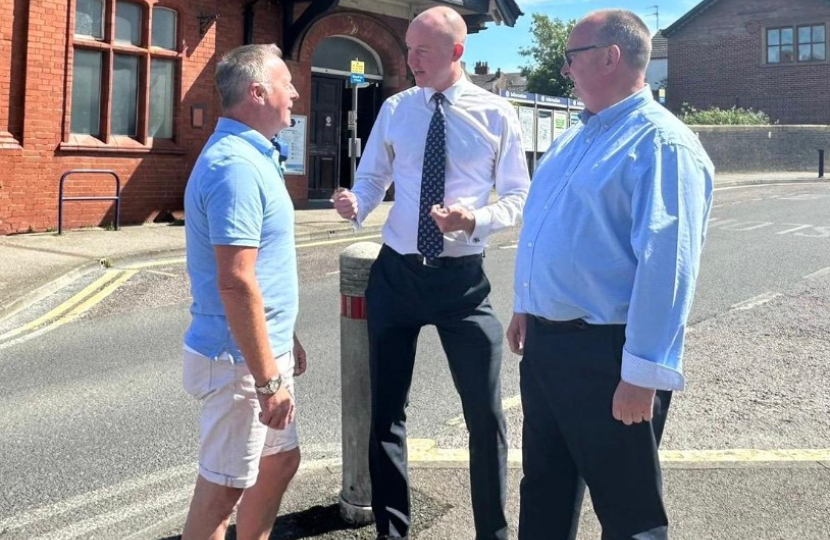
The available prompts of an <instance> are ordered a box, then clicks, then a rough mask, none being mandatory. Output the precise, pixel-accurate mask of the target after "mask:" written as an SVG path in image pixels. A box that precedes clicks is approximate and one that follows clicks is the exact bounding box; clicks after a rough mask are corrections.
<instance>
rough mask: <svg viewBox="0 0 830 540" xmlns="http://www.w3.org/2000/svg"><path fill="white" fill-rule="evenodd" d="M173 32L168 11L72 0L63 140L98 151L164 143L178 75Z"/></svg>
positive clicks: (106, 0)
mask: <svg viewBox="0 0 830 540" xmlns="http://www.w3.org/2000/svg"><path fill="white" fill-rule="evenodd" d="M112 14H114V15H115V16H114V17H113V16H112ZM148 18H149V20H148ZM148 23H149V24H148ZM177 29H178V17H177V13H176V12H175V11H173V10H172V9H167V8H161V7H154V8H148V7H147V6H146V5H145V4H143V3H136V2H129V1H123V0H76V3H75V38H74V42H73V45H74V47H73V48H74V51H73V52H74V60H73V71H72V99H71V102H72V107H71V111H70V115H71V117H70V131H71V133H72V134H73V135H82V136H83V135H87V136H92V137H95V138H97V139H100V140H103V141H104V142H105V143H109V142H111V139H112V138H113V137H122V138H124V137H126V138H130V139H134V140H136V141H137V142H138V143H141V144H146V142H147V140H148V139H152V138H159V139H172V138H173V137H174V129H173V126H174V114H175V110H176V107H175V103H176V87H177V85H176V81H177V77H178V74H179V73H180V71H181V70H180V60H179V58H178V53H177V46H176V43H177V41H178V38H177ZM109 89H111V90H109Z"/></svg>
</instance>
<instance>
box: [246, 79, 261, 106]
mask: <svg viewBox="0 0 830 540" xmlns="http://www.w3.org/2000/svg"><path fill="white" fill-rule="evenodd" d="M248 94H249V95H250V96H251V97H252V98H254V101H256V102H257V103H258V102H260V101H263V102H264V101H265V88H263V87H262V85H261V84H259V83H255V82H252V83H251V84H250V86H248Z"/></svg>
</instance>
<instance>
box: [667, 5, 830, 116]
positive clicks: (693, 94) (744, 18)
mask: <svg viewBox="0 0 830 540" xmlns="http://www.w3.org/2000/svg"><path fill="white" fill-rule="evenodd" d="M828 26H830V0H704V1H702V2H700V3H699V4H698V5H697V6H695V7H694V8H692V10H691V11H689V12H688V13H686V14H685V15H684V16H683V17H681V18H680V19H678V20H677V22H675V23H674V24H672V25H671V26H669V27H668V28H666V29H664V30H663V35H664V36H665V37H666V38H667V39H668V57H669V59H670V62H669V65H668V90H667V98H668V106H669V108H670V109H672V110H674V111H678V110H679V109H680V107H681V105H682V104H683V103H684V102H686V103H689V104H690V105H692V106H693V107H695V108H697V109H707V108H710V107H720V108H730V107H733V106H738V107H744V108H752V109H756V110H761V111H763V112H765V113H767V114H768V115H769V116H770V118H771V119H772V120H774V121H778V122H780V123H782V124H830V105H828V104H830V62H828V59H827V30H828Z"/></svg>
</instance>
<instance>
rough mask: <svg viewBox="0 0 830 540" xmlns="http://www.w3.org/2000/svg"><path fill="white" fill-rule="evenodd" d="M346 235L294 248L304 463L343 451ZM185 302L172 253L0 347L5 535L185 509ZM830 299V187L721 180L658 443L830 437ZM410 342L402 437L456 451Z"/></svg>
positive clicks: (825, 441) (504, 295) (442, 400)
mask: <svg viewBox="0 0 830 540" xmlns="http://www.w3.org/2000/svg"><path fill="white" fill-rule="evenodd" d="M516 237H517V233H516V232H515V231H511V232H507V233H502V234H499V235H497V236H495V237H494V238H493V240H492V241H491V246H490V248H489V249H488V252H487V258H486V263H485V264H486V267H487V271H488V274H489V276H490V279H491V282H492V283H493V295H492V298H491V299H492V302H493V304H494V306H495V308H496V310H497V312H498V313H499V314H500V316H501V318H502V321H504V323H505V324H506V322H507V321H508V320H509V315H510V312H511V303H512V302H511V280H512V266H513V262H514V258H515V253H516V250H515V243H516ZM345 245H346V244H332V245H322V246H315V247H303V248H300V249H299V268H300V274H301V314H300V318H299V321H298V327H297V328H298V334H299V335H300V338H301V340H302V341H303V343H304V344H305V346H306V349H307V350H308V352H309V362H310V367H309V371H308V373H307V374H306V375H304V376H303V377H302V378H301V379H299V381H298V410H299V412H298V421H299V427H300V432H301V438H302V440H303V446H304V454H305V466H306V467H309V468H311V469H313V468H314V467H316V466H324V465H326V464H329V463H332V461H331V460H332V459H334V460H336V458H337V455H338V453H339V446H340V442H339V441H340V405H339V401H340V371H339V369H340V368H339V341H338V332H339V290H338V287H339V281H338V279H339V277H338V275H337V270H338V268H337V255H338V254H339V252H340V251H342V249H343V248H344V247H345ZM81 285H82V284H76V287H80V286H81ZM67 294H68V292H64V293H63V295H62V294H60V293H59V294H57V295H56V296H55V297H54V298H52V299H51V300H50V301H51V302H52V304H55V303H59V302H60V301H61V299H62V298H65V297H66V295H67ZM48 302H49V301H47V302H46V304H48ZM187 302H188V290H187V282H186V278H185V275H184V269H183V265H181V264H168V265H161V266H151V267H147V268H144V269H142V270H140V271H139V272H138V273H136V274H135V275H134V276H132V277H131V278H130V279H129V280H127V281H126V282H125V283H124V284H122V285H121V286H120V288H119V289H118V291H117V292H116V293H115V294H113V295H111V296H109V297H108V298H106V299H105V300H104V301H103V302H101V303H100V304H98V305H96V306H95V307H94V308H92V309H91V310H90V311H88V312H87V313H86V314H85V315H84V316H83V317H81V318H80V319H78V320H76V321H73V322H71V323H69V324H65V325H63V326H60V327H58V328H56V329H55V330H53V331H51V332H48V333H46V334H43V335H39V336H37V337H34V338H33V339H23V340H20V342H19V343H16V344H14V345H12V346H6V347H5V348H1V349H0V404H2V405H1V406H0V456H3V457H2V459H0V539H2V540H17V539H23V538H26V539H33V538H50V539H58V538H126V537H127V536H128V534H129V533H131V532H135V531H139V530H141V529H143V528H145V527H148V526H149V525H151V524H152V523H153V522H155V521H158V520H160V519H165V518H166V517H169V516H170V515H175V514H176V513H177V512H181V511H182V509H183V508H185V507H186V505H187V502H188V499H189V495H190V490H191V489H192V482H193V480H194V475H195V462H196V444H197V429H196V418H197V407H196V404H195V403H194V402H193V401H192V400H191V399H190V398H189V397H188V396H187V395H186V394H185V393H184V391H183V390H182V389H181V384H180V350H181V336H182V334H183V332H184V329H185V328H186V325H187V323H188V320H189V316H188V313H187ZM46 307H48V305H44V306H39V307H37V309H41V310H42V309H46ZM828 313H830V186H828V185H826V184H808V185H782V186H756V187H751V188H739V189H728V190H720V191H718V192H717V194H716V202H715V209H714V211H713V214H712V220H711V222H710V231H709V236H708V240H707V244H706V247H705V250H704V256H703V264H702V269H701V276H700V280H699V285H698V291H697V295H696V300H695V304H694V308H693V312H692V316H691V320H690V324H689V326H690V333H689V336H688V340H687V343H688V345H687V354H686V360H685V363H686V372H687V377H688V381H689V383H688V384H689V388H688V390H687V391H686V392H684V393H683V394H681V395H678V396H677V397H676V400H675V401H674V404H673V411H672V413H671V418H670V420H669V425H668V427H667V432H666V437H665V440H664V447H665V448H666V449H669V450H678V451H679V450H684V451H685V450H690V451H691V450H730V449H752V450H780V449H789V450H794V451H800V450H804V449H830V423H828V420H827V418H828V411H830V390H828V388H830V384H828V383H830V377H828V375H827V369H826V364H827V361H828V359H830V331H828V329H827V320H828V317H827V314H828ZM25 316H26V315H25V314H24V315H22V316H21V317H25ZM29 316H30V317H34V316H35V315H34V314H30V315H29ZM418 354H419V356H418V361H417V363H416V372H415V377H414V383H413V388H412V394H411V405H410V409H409V418H410V421H409V430H410V431H409V435H410V437H412V438H421V439H433V440H435V441H436V443H437V445H438V446H439V447H441V448H447V449H463V448H465V447H466V437H465V434H464V430H463V427H461V425H460V424H459V415H460V414H461V408H460V403H459V401H458V399H457V397H456V395H455V392H454V390H453V387H452V383H451V378H450V377H449V372H448V370H447V368H446V362H445V360H444V357H443V353H442V352H441V350H440V347H439V344H438V340H437V336H436V334H435V332H434V331H433V330H432V329H425V330H424V332H423V334H422V339H421V341H420V344H419V353H418ZM503 366H504V367H503V381H504V397H505V405H506V407H507V413H508V419H509V425H510V443H511V447H512V448H520V447H521V430H520V425H521V410H520V407H518V406H517V405H518V402H517V399H516V396H517V395H518V369H517V367H518V359H517V358H516V357H514V356H513V355H512V354H510V353H509V352H506V353H505V357H504V365H503ZM804 477H805V482H806V481H807V479H808V477H810V475H808V474H805V475H804ZM799 478H800V477H799V476H798V475H789V477H788V481H791V482H798V481H799V480H798V479H799ZM721 480H722V479H721ZM824 507H825V508H826V507H827V504H826V503H825V506H824Z"/></svg>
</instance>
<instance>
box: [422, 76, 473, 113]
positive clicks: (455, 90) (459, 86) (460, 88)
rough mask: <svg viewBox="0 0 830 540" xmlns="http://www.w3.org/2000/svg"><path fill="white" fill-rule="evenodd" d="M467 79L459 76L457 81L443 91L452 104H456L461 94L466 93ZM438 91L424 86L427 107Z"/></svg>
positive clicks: (445, 97)
mask: <svg viewBox="0 0 830 540" xmlns="http://www.w3.org/2000/svg"><path fill="white" fill-rule="evenodd" d="M466 82H467V81H466V80H465V79H464V76H463V75H462V76H461V77H459V79H458V80H457V81H455V82H454V83H453V84H452V86H450V87H449V88H447V89H446V90H444V91H443V92H441V93H442V94H444V99H445V100H446V101H447V103H449V104H450V105H454V104H455V102H456V101H458V98H460V97H461V94H463V93H464V85H465V83H466ZM437 92H438V91H437V90H436V89H435V88H424V89H423V94H424V103H426V105H427V107H429V106H430V101H431V100H432V96H434V95H435V94H436V93H437Z"/></svg>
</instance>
